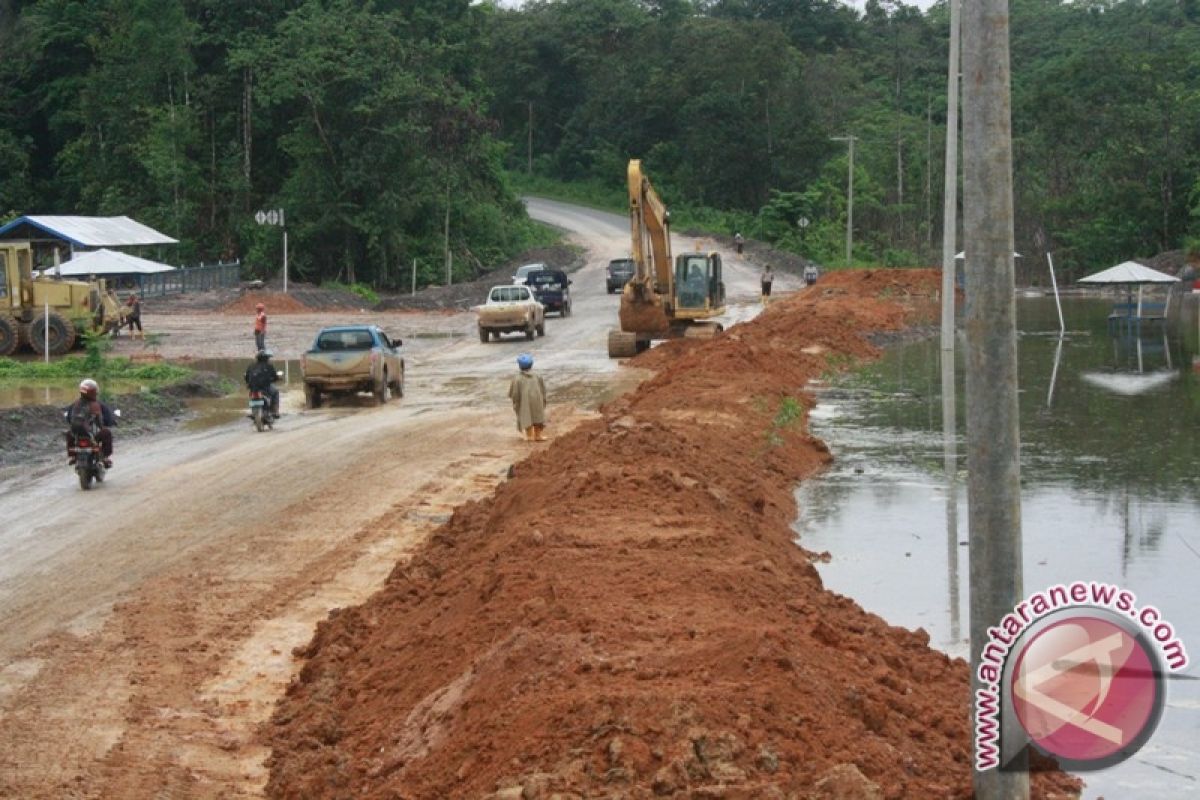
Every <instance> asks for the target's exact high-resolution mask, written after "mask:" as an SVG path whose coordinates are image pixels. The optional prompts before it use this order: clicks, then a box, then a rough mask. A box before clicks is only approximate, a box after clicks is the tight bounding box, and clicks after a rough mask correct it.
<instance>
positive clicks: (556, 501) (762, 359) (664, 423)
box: [266, 270, 1079, 800]
mask: <svg viewBox="0 0 1200 800" xmlns="http://www.w3.org/2000/svg"><path fill="white" fill-rule="evenodd" d="M938 280H939V278H938V273H937V272H935V271H932V270H925V271H907V270H906V271H896V270H879V271H874V272H842V273H837V274H833V275H829V276H827V277H825V278H823V279H822V282H821V283H820V284H818V287H817V288H816V289H814V290H809V291H805V292H803V293H800V294H799V295H797V296H794V297H791V298H788V299H783V300H780V301H778V302H777V303H776V304H774V305H772V306H771V307H770V308H769V309H767V310H766V312H765V313H763V314H762V315H761V316H760V317H759V318H758V319H757V320H755V321H753V322H751V323H748V324H746V325H742V326H738V327H737V328H735V329H733V330H731V331H728V332H726V333H725V334H723V335H720V336H718V337H717V338H715V339H713V340H710V341H678V342H672V343H668V344H667V345H664V346H663V347H660V348H656V349H655V350H653V351H650V352H649V353H646V354H644V355H643V356H642V357H640V358H639V359H637V360H636V363H639V364H640V365H642V366H651V367H654V368H658V369H659V372H658V373H657V374H656V376H655V377H653V378H651V379H649V380H648V381H646V382H645V383H643V384H642V386H641V387H640V388H639V389H638V390H637V391H635V392H634V393H633V394H631V395H629V396H626V397H624V398H622V399H620V400H617V401H615V402H614V403H612V404H610V405H609V406H607V407H606V408H604V409H603V412H602V413H603V419H602V420H600V421H597V422H594V423H590V424H588V425H586V426H583V427H581V428H579V429H577V430H576V431H574V432H572V433H570V434H567V435H565V436H562V437H561V438H559V439H557V440H556V441H554V442H553V443H552V444H551V445H549V446H548V447H547V448H546V449H542V450H539V451H537V452H535V453H534V454H532V455H531V456H530V457H529V458H528V459H526V460H525V461H522V462H521V463H519V464H517V465H516V467H515V469H514V471H513V476H512V477H511V479H510V480H508V481H507V482H506V483H504V484H503V485H501V487H500V488H499V489H498V490H497V492H496V494H495V496H494V497H493V498H490V499H489V500H487V501H484V502H479V503H471V504H467V505H465V506H463V507H461V508H459V509H458V510H457V511H456V512H455V514H454V515H453V517H452V518H451V519H450V520H449V521H448V522H447V523H446V524H445V525H444V526H443V527H442V528H441V529H439V531H438V532H437V533H436V534H435V535H434V536H433V538H432V540H431V541H430V543H429V544H428V546H427V547H425V548H424V549H423V550H422V551H421V552H420V553H419V554H418V555H417V556H416V557H414V558H413V559H412V560H411V561H410V562H407V563H403V564H400V565H398V566H397V567H396V569H395V570H394V571H393V573H392V574H391V576H390V577H389V579H388V581H387V584H386V586H385V587H384V589H382V590H381V591H380V592H379V593H377V594H376V595H375V596H373V597H372V598H371V599H370V600H369V601H367V602H366V603H364V604H363V605H361V606H358V607H355V608H348V609H343V610H341V611H339V612H335V613H334V614H332V615H331V617H330V619H328V620H327V621H325V622H323V623H321V625H320V626H319V627H318V630H317V633H316V636H315V637H314V639H313V641H312V642H311V643H310V644H309V646H308V647H307V648H306V650H305V651H304V652H303V653H302V654H301V655H303V656H304V657H306V658H307V662H306V664H305V666H304V667H303V669H302V671H301V673H300V675H299V676H298V678H297V679H296V680H295V681H293V683H292V685H291V686H290V687H289V689H288V692H287V695H286V697H285V698H284V699H283V700H281V702H280V704H279V707H278V709H277V711H276V713H275V715H274V717H273V719H272V720H271V722H270V723H269V724H268V726H267V730H266V734H267V735H268V736H269V737H270V739H271V742H272V745H273V754H272V756H271V760H270V767H271V776H270V782H269V785H268V794H269V795H270V796H272V797H279V798H350V797H354V798H405V799H406V800H426V799H428V800H435V799H436V800H441V799H442V798H479V797H495V798H525V799H526V800H533V799H535V798H553V797H558V798H583V797H588V798H591V797H601V796H603V797H606V798H609V797H621V798H646V797H653V796H668V797H671V796H674V797H693V798H699V797H703V798H716V797H723V798H873V797H887V798H907V797H920V798H939V797H967V796H969V795H970V791H971V790H970V736H969V730H968V707H969V705H968V699H969V690H968V680H967V679H968V676H967V672H968V670H967V665H966V664H965V663H964V662H963V661H961V660H953V659H950V658H948V657H947V656H945V655H943V654H942V653H939V652H937V651H935V650H932V649H930V647H929V646H928V641H929V639H928V636H927V635H925V634H924V632H922V631H917V632H911V631H907V630H903V629H900V628H894V627H891V626H889V625H887V624H886V623H885V622H884V621H883V620H881V619H880V618H879V617H876V616H874V615H872V614H868V613H866V612H864V611H863V610H862V609H861V608H859V607H858V606H857V605H856V604H855V603H854V602H852V601H851V600H849V599H847V598H844V597H841V596H839V595H836V594H834V593H832V592H830V591H827V590H825V589H824V588H823V587H822V585H821V580H820V578H819V577H818V575H817V572H816V570H815V569H814V568H813V566H812V563H811V561H812V559H813V556H812V554H810V553H807V552H805V551H804V550H802V549H801V548H800V547H797V546H796V543H795V541H794V534H793V532H792V530H791V528H790V527H789V523H790V522H791V521H792V520H793V519H794V518H795V516H796V514H797V508H796V504H795V501H794V495H793V489H794V486H795V484H796V482H797V481H799V480H801V479H803V478H805V477H807V476H809V475H812V474H813V473H814V472H816V471H817V470H819V469H820V468H821V467H822V465H824V464H826V463H827V462H828V461H829V460H830V455H829V452H828V450H827V448H826V447H825V446H824V444H822V443H821V442H820V441H818V440H816V439H814V438H813V437H811V436H809V435H808V433H807V432H806V421H807V410H808V408H809V407H810V406H811V402H812V401H811V399H809V398H808V396H807V395H805V393H804V386H805V384H806V383H807V381H808V380H809V379H811V378H813V377H816V376H818V375H819V374H821V373H822V372H825V371H827V370H829V369H830V368H831V366H832V365H843V364H845V363H847V362H848V361H850V360H852V359H861V358H866V357H871V356H873V355H875V350H874V348H873V347H872V346H871V345H870V344H868V343H867V342H866V340H865V339H864V338H863V334H865V333H867V332H870V331H872V330H880V329H896V328H898V327H900V326H903V325H905V324H908V323H911V322H914V321H918V320H921V321H924V320H925V319H927V315H928V314H929V312H930V311H931V308H930V306H931V303H930V302H929V301H930V300H931V298H932V297H933V295H934V293H935V291H936V287H937V285H938ZM548 377H549V378H550V379H551V380H553V376H548ZM800 513H803V509H801V510H800ZM1034 787H1035V789H1034V794H1035V796H1037V797H1071V796H1075V795H1076V794H1077V793H1078V787H1079V783H1078V781H1076V780H1075V779H1074V778H1071V777H1069V776H1066V775H1063V774H1061V773H1057V772H1049V773H1039V774H1038V775H1036V776H1035V779H1034Z"/></svg>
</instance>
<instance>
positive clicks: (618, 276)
mask: <svg viewBox="0 0 1200 800" xmlns="http://www.w3.org/2000/svg"><path fill="white" fill-rule="evenodd" d="M634 269H635V267H634V264H633V259H632V258H614V259H613V260H612V261H610V262H608V270H607V271H606V272H605V275H604V286H605V288H607V289H608V293H609V294H612V293H613V292H619V291H621V289H622V287H624V286H625V284H627V283H629V279H630V278H632V277H633V273H634Z"/></svg>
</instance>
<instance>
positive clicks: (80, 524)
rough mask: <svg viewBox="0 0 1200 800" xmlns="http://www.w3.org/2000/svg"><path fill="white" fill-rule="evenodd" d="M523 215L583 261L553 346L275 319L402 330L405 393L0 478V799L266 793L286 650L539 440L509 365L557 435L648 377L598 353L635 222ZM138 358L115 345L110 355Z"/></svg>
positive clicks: (211, 319) (181, 328)
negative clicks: (87, 486) (522, 362)
mask: <svg viewBox="0 0 1200 800" xmlns="http://www.w3.org/2000/svg"><path fill="white" fill-rule="evenodd" d="M530 211H531V214H532V215H533V216H535V217H537V218H539V219H542V220H545V221H547V222H549V223H551V224H554V225H556V226H558V227H561V228H563V229H564V230H567V231H569V232H570V234H571V237H572V239H573V240H574V241H576V242H578V243H579V244H581V245H582V246H583V247H585V248H586V251H587V261H586V264H585V266H584V267H583V268H582V269H580V270H579V271H577V272H576V273H574V275H573V280H574V284H573V286H572V292H573V295H574V302H575V306H574V313H573V315H572V316H571V317H569V318H566V319H558V318H551V319H550V320H548V322H547V335H546V336H545V337H544V338H539V339H537V340H536V341H533V342H527V341H526V340H525V339H524V338H523V337H515V336H514V337H505V339H503V340H502V341H500V342H493V343H490V344H480V343H479V342H478V339H477V337H476V336H475V332H474V319H473V317H472V316H471V315H469V314H440V313H412V312H409V313H396V312H392V313H378V314H375V313H368V312H360V313H356V312H353V311H346V312H337V313H325V314H300V315H286V316H284V315H281V316H276V317H274V318H273V319H272V323H271V329H270V332H269V335H268V345H269V346H270V347H271V348H272V349H273V350H274V351H275V352H276V354H277V356H278V357H279V358H281V359H282V358H294V357H296V356H298V355H299V353H300V352H302V351H303V350H304V349H306V348H307V346H308V344H309V342H310V341H311V339H312V337H313V335H314V333H315V331H316V330H317V328H319V327H321V326H322V325H328V324H336V323H342V322H347V321H355V322H358V321H366V320H370V321H373V322H378V323H379V324H381V325H382V326H383V327H384V328H385V329H386V330H388V331H389V332H390V333H392V334H393V335H399V336H401V337H403V338H404V340H405V348H404V350H405V357H406V361H407V380H406V392H405V397H403V398H402V399H399V400H394V401H392V402H391V403H389V404H387V405H384V406H380V407H376V406H374V405H373V404H372V402H371V401H370V400H369V398H367V397H366V396H363V397H362V398H359V399H358V400H349V401H344V402H338V403H335V404H334V405H333V406H332V407H330V408H323V409H320V410H316V411H306V410H304V409H303V407H302V397H301V395H300V393H299V392H298V391H292V392H290V393H288V394H287V395H285V397H284V410H285V413H286V416H284V418H283V419H282V420H281V421H280V422H279V423H278V424H277V427H276V429H275V430H274V431H272V432H269V433H263V434H256V433H254V432H253V431H252V429H251V427H250V426H249V424H248V423H247V422H245V421H239V422H238V423H234V424H226V425H221V426H218V427H214V428H209V429H205V430H199V431H189V432H176V433H173V434H163V435H156V436H153V437H147V438H144V439H140V440H138V441H135V442H122V441H121V440H120V438H119V435H118V440H117V454H116V457H115V460H116V462H117V463H116V468H115V469H114V470H113V471H112V472H110V473H109V477H108V480H106V482H105V483H104V485H103V486H100V487H98V488H97V489H95V490H93V491H90V492H86V493H85V492H82V491H80V489H79V486H78V483H77V481H76V479H75V476H74V473H73V472H72V471H70V470H69V469H68V468H67V467H66V466H65V464H63V463H60V462H59V461H53V462H50V461H47V462H45V463H42V464H39V465H33V466H31V468H30V469H29V470H28V471H27V472H26V473H25V474H23V475H20V476H17V477H14V478H11V479H8V480H5V481H4V482H2V483H0V630H3V631H4V634H5V635H4V636H3V637H0V797H22V798H39V797H45V798H60V797H71V798H101V797H128V798H137V797H156V796H163V797H167V796H169V797H255V796H259V795H260V794H261V791H262V787H263V786H264V784H265V780H266V770H265V767H264V766H263V759H264V757H265V755H266V749H265V747H264V745H263V744H262V742H261V741H260V740H259V738H258V732H257V731H258V726H259V725H260V723H261V722H262V721H263V720H265V719H266V718H267V716H268V715H269V714H270V712H271V709H272V708H273V705H274V702H275V700H276V699H277V698H278V697H279V696H280V695H281V694H282V692H283V690H284V688H285V687H286V686H287V684H288V682H289V680H291V678H292V676H293V674H294V672H295V669H296V662H295V660H294V659H293V656H292V649H293V648H295V647H298V646H302V645H304V644H305V643H306V642H308V640H309V639H310V638H311V636H312V631H313V627H314V625H315V623H316V622H317V621H318V620H320V619H323V618H324V617H326V616H327V614H328V613H329V611H330V610H331V609H334V608H339V607H344V606H348V605H352V604H356V603H359V602H361V601H362V600H363V599H365V598H366V597H367V596H369V595H370V594H371V593H372V592H374V591H375V590H376V589H378V588H379V586H380V585H381V583H382V581H383V579H384V577H385V576H386V575H387V574H388V572H390V571H391V569H392V568H393V566H394V565H395V563H396V562H397V561H402V560H403V559H404V558H405V556H406V554H408V553H410V552H411V551H412V550H413V549H414V548H415V547H416V546H417V545H419V544H420V543H421V542H423V541H424V540H425V539H426V537H427V536H428V535H429V533H430V532H431V531H432V530H434V529H435V528H436V527H437V526H438V525H439V524H440V523H442V522H443V521H444V520H446V519H447V518H448V516H449V514H450V512H451V510H452V509H454V508H455V507H457V506H459V505H461V504H462V503H464V502H466V501H469V500H472V499H478V498H481V497H484V496H487V495H489V494H491V493H492V492H493V491H494V490H495V488H496V487H497V486H498V485H499V484H500V483H502V482H503V481H504V480H505V479H506V476H507V474H508V470H509V466H510V465H511V464H513V463H514V462H516V461H518V460H520V459H521V458H523V457H524V456H525V455H527V454H528V453H529V452H530V450H529V449H530V448H532V447H540V445H531V444H526V443H524V442H522V441H521V440H520V438H519V436H518V434H517V431H516V427H515V425H514V422H513V420H512V414H511V410H510V409H509V408H508V406H507V401H506V398H505V390H506V387H507V378H508V376H509V375H510V374H511V373H512V372H513V371H514V370H515V366H514V360H515V357H516V355H517V354H518V353H520V352H523V351H526V350H528V351H530V352H532V353H533V354H534V357H535V359H536V367H535V368H536V369H539V370H541V371H542V373H543V375H544V376H545V378H546V382H547V384H548V386H549V387H550V389H551V408H550V414H551V419H550V426H549V433H551V434H552V435H562V434H563V433H565V432H566V431H568V430H570V429H571V428H573V427H574V426H575V425H576V424H578V423H579V422H580V421H582V420H585V419H588V418H590V417H592V416H594V413H595V411H594V409H595V408H596V406H597V405H598V404H599V403H600V402H603V401H605V400H607V399H610V398H612V397H614V396H616V395H617V394H619V393H622V392H624V391H626V390H628V389H629V388H631V387H632V386H634V385H635V384H636V383H637V382H638V381H639V380H640V379H641V377H643V374H642V373H641V372H640V371H638V370H634V369H628V368H618V365H617V364H616V363H615V362H613V361H610V360H609V359H608V358H607V357H606V355H605V342H606V337H607V332H608V329H609V328H610V327H611V326H612V325H614V324H615V320H616V315H617V303H618V299H617V297H616V296H611V295H607V294H606V293H605V290H604V266H605V265H606V264H607V262H608V260H609V259H610V258H615V257H621V256H624V255H627V254H628V252H629V244H628V228H627V223H626V220H625V219H624V218H623V217H621V216H618V215H613V214H604V213H602V212H596V211H591V210H586V209H580V208H576V207H572V206H568V205H564V204H559V203H552V202H548V201H536V200H534V201H530ZM713 244H714V243H711V242H710V243H707V244H704V245H703V246H706V247H711V246H713ZM684 246H687V247H691V246H692V243H691V242H686V243H685V242H682V241H678V242H677V247H684ZM726 259H727V260H726V265H727V273H726V274H727V283H728V285H729V296H730V300H731V303H730V314H729V316H728V318H727V320H726V322H727V323H732V322H735V321H737V320H739V319H743V318H746V317H749V316H752V315H754V314H755V313H757V311H758V309H759V303H758V268H757V267H755V266H754V265H751V264H749V263H746V262H742V261H741V260H740V259H738V258H737V256H736V255H734V254H733V253H731V252H726ZM789 288H798V283H797V282H796V281H795V279H794V278H792V277H791V276H784V275H780V276H779V277H778V278H777V282H776V289H777V290H787V289H789ZM481 300H482V298H481ZM145 321H146V327H147V330H149V331H151V332H153V333H156V334H159V336H158V337H157V341H155V342H154V343H153V344H152V345H151V346H150V349H152V350H154V351H157V352H158V353H159V354H161V355H162V356H163V357H165V358H170V359H186V358H195V359H201V358H205V359H207V358H247V357H248V356H249V355H250V354H251V352H252V349H253V348H252V344H251V341H250V335H249V330H248V329H249V321H248V320H246V321H245V323H246V324H244V325H242V324H240V322H242V321H241V320H237V319H236V318H234V319H231V318H230V317H228V316H227V315H220V314H195V315H171V316H166V315H162V316H155V315H153V314H148V315H147V316H146V319H145ZM143 347H144V345H143V344H142V343H141V342H136V343H135V342H130V341H129V340H119V343H118V353H121V352H123V351H126V350H129V351H134V350H141V349H143Z"/></svg>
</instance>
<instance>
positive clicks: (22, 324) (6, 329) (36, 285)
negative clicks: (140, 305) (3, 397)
mask: <svg viewBox="0 0 1200 800" xmlns="http://www.w3.org/2000/svg"><path fill="white" fill-rule="evenodd" d="M123 315H124V312H123V310H122V306H121V304H120V302H119V301H118V300H117V298H116V295H114V294H113V293H112V291H110V290H109V289H108V288H107V287H106V286H105V284H104V281H66V280H58V279H56V278H50V277H46V276H34V274H33V251H32V248H31V247H30V245H29V243H28V242H0V356H10V355H12V354H13V353H15V352H17V350H19V349H22V348H25V347H28V348H30V349H32V350H33V351H34V352H35V353H37V354H39V355H44V354H45V353H46V352H47V350H49V353H50V355H55V356H57V355H62V354H64V353H66V352H68V351H70V350H71V348H73V347H74V346H75V345H76V343H77V342H78V341H79V335H80V332H82V331H98V332H102V333H109V332H111V331H114V330H116V329H118V328H120V326H121V323H122V321H123Z"/></svg>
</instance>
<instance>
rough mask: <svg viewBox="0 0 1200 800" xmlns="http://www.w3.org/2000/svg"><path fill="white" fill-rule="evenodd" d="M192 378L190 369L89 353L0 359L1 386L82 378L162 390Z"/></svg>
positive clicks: (59, 381)
mask: <svg viewBox="0 0 1200 800" xmlns="http://www.w3.org/2000/svg"><path fill="white" fill-rule="evenodd" d="M191 374H192V371H191V370H190V369H187V368H186V367H179V366H176V365H174V364H166V363H162V362H159V363H156V364H134V363H132V362H131V361H130V360H129V359H127V358H104V357H103V356H98V355H94V354H93V353H91V352H88V353H87V354H85V355H82V356H64V357H63V358H60V359H58V360H56V361H51V362H49V363H46V362H43V361H17V360H16V359H12V358H0V386H4V385H13V384H21V385H28V384H31V383H34V384H38V383H43V384H57V383H64V382H69V381H78V380H81V379H83V378H95V379H96V380H98V381H122V382H124V381H129V382H137V383H142V384H148V385H150V386H162V385H165V384H168V383H175V382H177V381H181V380H183V379H184V378H187V377H189V376H190V375H191Z"/></svg>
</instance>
